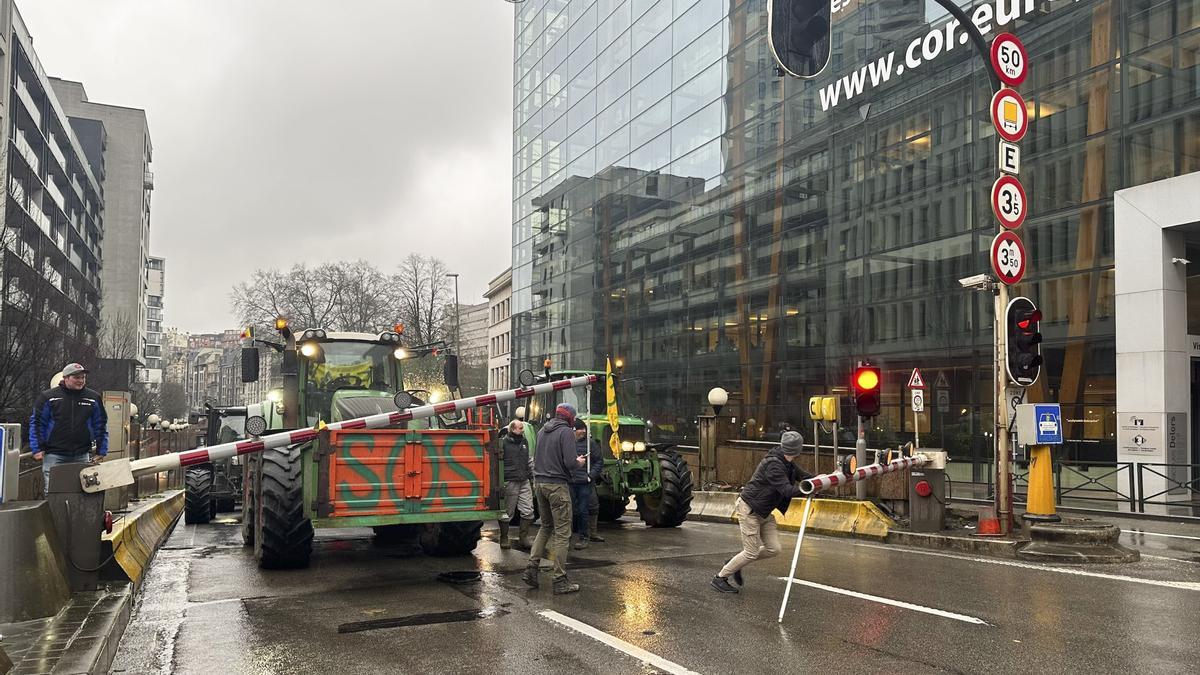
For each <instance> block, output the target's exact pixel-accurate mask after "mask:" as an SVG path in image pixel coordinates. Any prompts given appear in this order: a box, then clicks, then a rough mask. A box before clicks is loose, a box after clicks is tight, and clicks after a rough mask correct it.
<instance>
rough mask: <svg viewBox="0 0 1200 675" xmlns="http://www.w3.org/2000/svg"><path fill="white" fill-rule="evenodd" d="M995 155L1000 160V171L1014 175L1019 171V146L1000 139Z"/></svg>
mask: <svg viewBox="0 0 1200 675" xmlns="http://www.w3.org/2000/svg"><path fill="white" fill-rule="evenodd" d="M996 157H997V159H998V160H999V162H1000V173H1006V174H1009V175H1010V176H1015V175H1017V174H1019V173H1021V146H1019V145H1017V144H1016V143H1009V142H1008V141H1000V146H999V147H998V148H997V149H996Z"/></svg>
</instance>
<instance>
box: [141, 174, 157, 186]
mask: <svg viewBox="0 0 1200 675" xmlns="http://www.w3.org/2000/svg"><path fill="white" fill-rule="evenodd" d="M142 187H143V188H145V189H147V190H153V189H154V172H153V171H147V172H145V173H143V174H142Z"/></svg>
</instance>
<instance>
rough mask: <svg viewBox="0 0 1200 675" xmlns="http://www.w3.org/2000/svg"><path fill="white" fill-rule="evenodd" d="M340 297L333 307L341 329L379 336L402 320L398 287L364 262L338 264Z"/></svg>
mask: <svg viewBox="0 0 1200 675" xmlns="http://www.w3.org/2000/svg"><path fill="white" fill-rule="evenodd" d="M336 272H337V277H338V287H339V289H340V294H339V297H338V303H337V305H336V306H335V307H334V317H335V319H336V323H337V325H338V326H340V327H341V329H342V330H348V331H360V332H364V333H379V332H382V331H384V330H390V329H391V328H392V326H394V325H395V324H396V322H397V321H398V320H400V303H399V297H398V293H397V292H396V290H397V289H396V286H395V284H394V283H393V282H392V280H391V279H389V278H388V277H387V275H386V274H384V273H383V272H381V271H379V270H378V269H376V268H375V267H374V266H372V265H371V264H370V263H368V262H367V261H365V260H356V261H354V262H349V261H342V262H339V263H337V265H336Z"/></svg>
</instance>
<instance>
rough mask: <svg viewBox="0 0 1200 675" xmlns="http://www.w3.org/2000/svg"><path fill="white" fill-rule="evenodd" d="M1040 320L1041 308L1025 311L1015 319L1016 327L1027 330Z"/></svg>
mask: <svg viewBox="0 0 1200 675" xmlns="http://www.w3.org/2000/svg"><path fill="white" fill-rule="evenodd" d="M1041 320H1042V310H1040V309H1035V310H1033V311H1032V312H1027V313H1025V315H1024V316H1023V317H1021V318H1020V319H1018V320H1017V328H1020V329H1021V330H1029V327H1030V326H1032V325H1034V324H1036V323H1038V322H1039V321H1041Z"/></svg>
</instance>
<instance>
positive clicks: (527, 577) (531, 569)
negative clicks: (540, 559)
mask: <svg viewBox="0 0 1200 675" xmlns="http://www.w3.org/2000/svg"><path fill="white" fill-rule="evenodd" d="M538 571H539V570H538V563H536V562H532V561H530V563H529V565H527V566H526V567H525V573H524V574H522V575H521V581H524V582H525V585H527V586H529V587H530V588H537V587H538V586H539V585H540V582H538Z"/></svg>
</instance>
